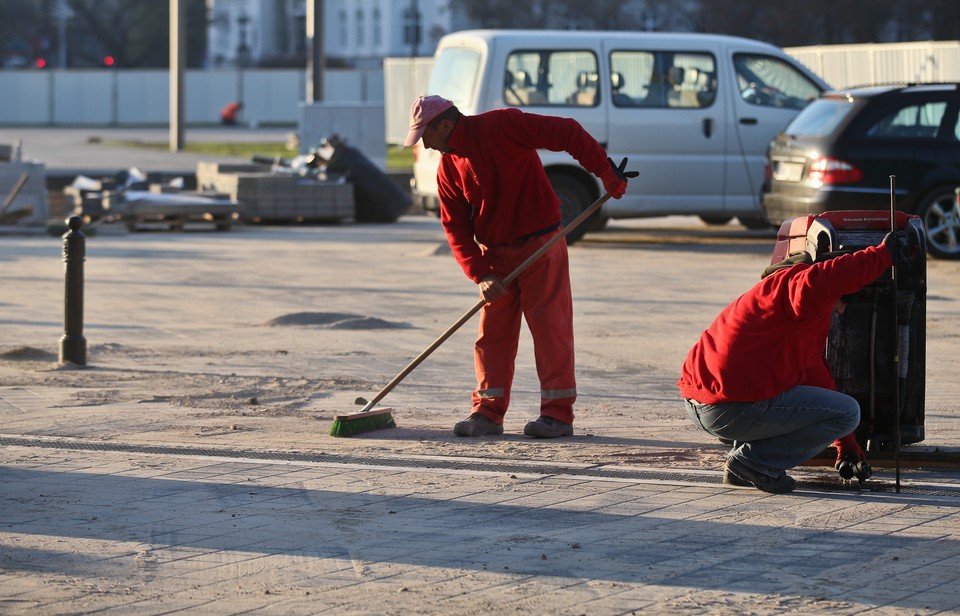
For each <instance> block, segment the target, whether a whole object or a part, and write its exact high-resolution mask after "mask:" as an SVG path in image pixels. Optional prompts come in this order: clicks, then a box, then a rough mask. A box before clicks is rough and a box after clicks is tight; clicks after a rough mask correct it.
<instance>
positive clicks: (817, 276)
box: [677, 246, 890, 404]
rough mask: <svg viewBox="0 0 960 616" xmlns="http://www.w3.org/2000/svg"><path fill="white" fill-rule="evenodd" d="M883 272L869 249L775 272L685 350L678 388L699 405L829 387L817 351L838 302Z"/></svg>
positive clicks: (881, 253)
mask: <svg viewBox="0 0 960 616" xmlns="http://www.w3.org/2000/svg"><path fill="white" fill-rule="evenodd" d="M889 267H890V252H889V251H888V250H887V249H886V248H884V247H883V246H871V247H869V248H866V249H864V250H860V251H858V252H855V253H852V254H848V255H842V256H839V257H836V258H834V259H830V260H827V261H822V262H820V263H815V264H813V265H806V264H800V265H794V266H793V267H790V268H787V269H782V270H779V271H777V272H775V273H773V274H771V275H770V276H767V277H766V278H764V279H763V280H761V281H760V282H759V283H757V284H756V285H755V286H754V287H753V288H751V289H750V290H749V291H747V292H746V293H744V294H743V295H741V296H740V297H739V298H737V299H736V300H735V301H734V302H733V303H731V304H730V305H729V306H727V307H726V308H724V310H723V311H722V312H721V313H720V314H719V315H718V316H717V318H716V319H714V321H713V323H712V324H711V325H710V327H709V328H707V329H706V330H705V331H704V332H703V333H702V334H701V335H700V340H699V342H697V344H696V345H695V346H694V347H693V348H692V349H690V352H689V353H688V354H687V359H686V361H685V362H684V364H683V368H682V371H681V376H680V380H679V381H677V386H678V387H679V388H680V395H681V396H682V397H684V398H692V399H694V400H696V401H698V402H700V403H701V404H718V403H722V402H756V401H759V400H767V399H770V398H773V397H774V396H777V395H779V394H781V393H783V392H784V391H786V390H788V389H790V388H791V387H795V386H797V385H811V386H815V387H823V388H827V389H833V390H835V389H836V383H835V382H834V380H833V376H832V375H831V373H830V369H829V366H827V362H826V357H825V355H824V350H825V346H826V341H827V335H828V334H829V331H830V318H831V315H832V314H833V310H834V308H835V307H836V305H837V302H838V301H840V298H841V297H842V296H844V295H848V294H850V293H855V292H857V291H859V290H860V289H862V288H863V287H864V286H866V285H867V284H869V283H871V282H873V281H874V280H876V279H877V277H879V276H880V274H882V273H883V272H884V271H885V270H886V269H887V268H889Z"/></svg>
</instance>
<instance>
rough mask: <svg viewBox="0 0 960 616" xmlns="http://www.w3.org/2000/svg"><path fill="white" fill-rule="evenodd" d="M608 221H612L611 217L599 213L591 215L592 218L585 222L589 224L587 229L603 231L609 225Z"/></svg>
mask: <svg viewBox="0 0 960 616" xmlns="http://www.w3.org/2000/svg"><path fill="white" fill-rule="evenodd" d="M608 222H610V219H609V218H607V217H606V216H599V215H598V216H591V217H590V220H588V221H587V222H586V223H584V224H586V225H587V231H602V230H603V229H604V228H605V227H606V226H607V223H608Z"/></svg>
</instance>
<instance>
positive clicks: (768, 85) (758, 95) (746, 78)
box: [733, 53, 820, 109]
mask: <svg viewBox="0 0 960 616" xmlns="http://www.w3.org/2000/svg"><path fill="white" fill-rule="evenodd" d="M733 66H734V69H735V70H736V72H737V83H738V85H739V86H740V96H741V98H743V100H745V101H747V102H748V103H750V104H751V105H760V106H762V107H786V108H788V109H803V108H804V107H806V106H807V104H808V103H809V102H810V101H812V100H813V99H815V98H817V96H819V95H820V88H819V87H818V86H817V84H816V83H814V82H813V81H811V80H810V78H809V77H807V76H806V75H804V74H803V73H801V72H800V71H799V70H797V68H796V67H794V66H792V65H790V64H789V63H788V62H785V61H784V60H782V59H781V58H775V57H772V56H763V55H757V54H745V53H738V54H735V55H734V56H733Z"/></svg>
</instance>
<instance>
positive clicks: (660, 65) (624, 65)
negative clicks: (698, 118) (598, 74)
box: [610, 51, 717, 109]
mask: <svg viewBox="0 0 960 616" xmlns="http://www.w3.org/2000/svg"><path fill="white" fill-rule="evenodd" d="M716 74H717V70H716V62H715V61H714V57H713V56H712V55H711V54H708V53H688V52H672V51H657V52H651V51H614V52H612V53H611V54H610V90H611V100H612V101H613V104H614V105H615V106H617V107H675V108H676V107H679V108H689V109H697V108H700V107H709V106H710V105H712V104H713V101H714V100H715V99H716V97H717V78H716Z"/></svg>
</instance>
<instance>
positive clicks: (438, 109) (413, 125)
mask: <svg viewBox="0 0 960 616" xmlns="http://www.w3.org/2000/svg"><path fill="white" fill-rule="evenodd" d="M451 107H453V103H452V102H450V101H448V100H447V99H445V98H443V97H442V96H437V95H435V94H432V95H430V96H421V97H420V98H418V99H417V100H415V101H413V107H411V108H410V132H409V133H407V138H406V140H405V141H404V142H403V145H405V146H411V145H413V144H415V143H416V142H418V141H420V137H421V136H423V130H424V129H425V128H426V127H427V124H429V123H430V122H431V121H433V119H434V118H436V117H437V116H438V115H440V114H441V113H443V112H444V111H446V110H447V109H450V108H451Z"/></svg>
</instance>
